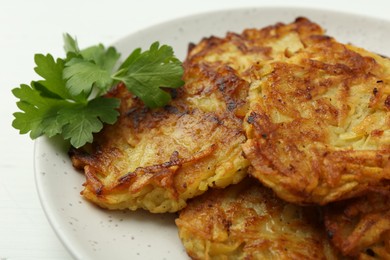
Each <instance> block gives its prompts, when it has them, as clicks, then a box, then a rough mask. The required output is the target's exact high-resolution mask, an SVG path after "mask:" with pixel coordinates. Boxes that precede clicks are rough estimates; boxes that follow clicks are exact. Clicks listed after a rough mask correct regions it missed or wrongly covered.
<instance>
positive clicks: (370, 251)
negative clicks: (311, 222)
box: [325, 191, 390, 259]
mask: <svg viewBox="0 0 390 260" xmlns="http://www.w3.org/2000/svg"><path fill="white" fill-rule="evenodd" d="M325 225H326V228H327V230H328V235H329V236H330V237H331V239H332V242H333V244H334V245H335V246H336V247H337V248H339V249H340V251H341V252H342V253H343V254H344V255H346V256H350V257H353V258H355V259H356V258H358V259H390V191H389V192H388V193H387V194H384V193H375V192H371V193H369V194H367V195H365V196H363V197H360V198H354V199H350V200H347V201H341V202H336V203H334V204H331V205H328V206H327V207H326V210H325Z"/></svg>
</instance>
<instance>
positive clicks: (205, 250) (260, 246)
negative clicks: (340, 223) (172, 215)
mask: <svg viewBox="0 0 390 260" xmlns="http://www.w3.org/2000/svg"><path fill="white" fill-rule="evenodd" d="M176 224H177V226H178V228H179V236H180V239H181V240H182V242H183V244H184V247H185V248H186V251H187V253H188V255H189V256H190V257H191V258H192V259H278V260H279V259H316V260H317V259H337V257H338V252H337V250H335V249H334V248H333V247H332V246H331V244H330V241H329V240H328V239H327V236H326V232H325V229H324V227H323V225H321V223H320V218H319V212H318V210H317V209H316V208H314V207H301V206H297V205H293V204H291V203H288V202H285V201H283V200H281V199H279V198H278V197H277V196H276V195H275V194H274V193H273V192H272V190H270V189H268V188H265V187H264V186H262V185H260V184H259V182H258V181H257V180H256V179H253V178H248V179H246V180H244V181H242V182H240V183H239V184H236V185H231V186H229V187H227V188H225V189H213V190H209V191H208V192H207V193H205V194H203V195H202V196H200V197H197V198H196V199H193V200H191V201H190V202H189V203H188V205H187V207H186V208H185V209H183V210H182V211H181V212H180V216H179V218H177V219H176Z"/></svg>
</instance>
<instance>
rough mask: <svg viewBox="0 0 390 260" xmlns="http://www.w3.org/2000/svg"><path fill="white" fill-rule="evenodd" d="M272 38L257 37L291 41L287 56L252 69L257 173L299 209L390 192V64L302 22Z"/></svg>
mask: <svg viewBox="0 0 390 260" xmlns="http://www.w3.org/2000/svg"><path fill="white" fill-rule="evenodd" d="M286 28H293V29H294V30H293V32H291V30H287V29H286ZM265 32H266V33H264V32H263V31H262V30H260V31H259V32H253V34H255V33H258V34H264V37H268V38H272V39H274V38H288V43H287V45H286V46H284V47H283V48H284V50H285V51H284V55H283V56H279V57H278V58H275V59H273V60H272V61H269V62H267V63H264V62H263V63H260V64H259V65H257V66H253V67H252V70H251V78H252V82H251V86H250V91H249V98H248V100H249V103H250V104H249V106H250V108H249V112H248V114H247V118H246V121H245V129H246V133H247V138H248V141H247V142H246V143H245V144H244V145H243V150H244V153H245V155H246V157H247V159H248V160H249V161H250V162H251V165H252V167H251V169H250V173H251V175H253V176H255V177H256V178H258V179H259V180H260V181H261V182H262V183H263V184H264V185H266V186H267V187H270V188H272V189H273V190H274V191H275V192H276V193H277V194H278V196H279V197H280V198H282V199H284V200H286V201H289V202H294V203H299V204H320V205H324V204H327V203H329V202H332V201H337V200H342V199H347V198H351V197H355V196H359V195H361V194H363V193H365V192H366V191H368V190H370V189H376V190H388V189H389V187H390V162H389V156H390V60H389V59H387V58H383V57H381V56H379V55H376V54H373V53H370V52H368V51H366V50H363V49H360V48H357V47H354V46H352V45H348V44H342V43H339V42H337V41H336V40H335V39H334V38H332V37H329V36H326V35H324V34H323V30H321V29H320V28H319V26H318V25H315V24H313V23H312V22H310V21H308V20H306V19H302V18H301V19H297V20H296V21H295V22H294V23H292V24H288V25H283V24H279V25H277V26H274V27H271V29H269V28H268V29H266V31H265ZM286 33H287V34H293V35H295V36H294V37H291V36H290V37H288V36H287V35H286ZM290 45H292V46H300V47H299V48H297V47H294V48H289V47H288V46H290ZM276 47H277V48H279V47H280V46H279V45H277V46H276Z"/></svg>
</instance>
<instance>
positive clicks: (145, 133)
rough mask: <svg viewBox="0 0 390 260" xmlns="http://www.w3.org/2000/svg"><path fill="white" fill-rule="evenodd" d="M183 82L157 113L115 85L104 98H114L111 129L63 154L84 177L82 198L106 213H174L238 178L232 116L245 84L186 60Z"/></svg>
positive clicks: (240, 137)
mask: <svg viewBox="0 0 390 260" xmlns="http://www.w3.org/2000/svg"><path fill="white" fill-rule="evenodd" d="M184 78H185V80H186V82H187V83H186V85H185V86H184V87H182V88H180V89H178V90H177V91H176V92H175V93H173V95H174V99H173V101H172V102H171V103H170V104H169V105H168V106H166V107H164V108H160V109H154V110H150V109H148V108H146V107H145V106H144V105H143V103H142V102H141V101H140V100H139V99H137V98H135V97H134V96H132V95H131V94H130V93H129V92H128V91H127V90H126V88H125V86H124V85H122V84H120V85H119V86H117V87H116V88H115V89H113V90H112V91H111V92H110V93H109V94H108V96H109V97H115V98H119V99H121V106H120V117H119V119H118V121H117V123H115V124H114V125H106V126H105V127H104V129H103V130H102V131H101V132H100V133H98V134H97V135H96V136H95V137H94V142H93V143H92V145H88V146H85V147H82V148H81V149H78V150H76V149H72V150H71V151H70V154H71V159H72V162H73V165H74V166H75V167H76V168H78V169H81V170H84V172H85V176H86V182H85V184H84V185H85V188H84V190H83V191H82V194H83V196H84V197H85V198H87V199H89V200H90V201H92V202H94V203H96V204H97V205H99V206H101V207H104V208H108V209H126V208H128V209H131V210H135V209H137V208H143V209H146V210H149V211H151V212H154V213H162V212H175V211H178V210H179V209H181V208H183V207H184V206H185V205H186V200H187V199H189V198H192V197H194V196H197V195H200V194H202V193H203V192H205V191H206V190H207V189H208V187H214V186H215V187H220V188H223V187H226V186H227V185H229V184H232V183H237V182H239V181H240V180H241V179H242V178H243V177H244V176H245V175H246V171H245V169H246V168H247V167H248V165H249V163H248V161H247V160H246V159H245V158H244V157H243V154H242V148H241V144H242V143H243V142H245V140H246V138H245V135H244V131H243V129H242V120H243V117H244V115H245V114H243V113H242V112H241V114H242V115H241V116H239V114H240V113H239V112H238V111H240V110H242V108H241V107H242V106H243V105H245V100H243V98H246V96H247V91H248V89H249V84H248V82H246V81H245V80H243V79H240V78H239V77H238V76H237V75H236V74H235V72H234V71H233V70H230V69H227V68H223V67H222V68H221V67H220V66H219V65H218V66H215V65H213V64H208V65H207V66H206V65H204V66H197V65H193V64H192V63H190V62H188V63H187V64H186V68H185V75H184ZM221 84H223V88H222V87H221ZM227 107H229V109H227Z"/></svg>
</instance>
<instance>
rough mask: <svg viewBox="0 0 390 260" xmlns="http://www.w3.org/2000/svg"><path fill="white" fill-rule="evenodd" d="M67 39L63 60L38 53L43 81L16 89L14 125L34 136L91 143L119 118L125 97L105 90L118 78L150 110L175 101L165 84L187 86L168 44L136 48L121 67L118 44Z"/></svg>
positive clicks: (65, 36)
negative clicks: (112, 95) (88, 44)
mask: <svg viewBox="0 0 390 260" xmlns="http://www.w3.org/2000/svg"><path fill="white" fill-rule="evenodd" d="M64 42H65V43H64V49H65V52H66V57H65V58H64V59H61V58H57V59H54V58H53V56H52V55H50V54H47V55H43V54H36V55H35V57H34V61H35V64H36V67H35V68H34V70H35V72H36V73H37V74H38V75H39V76H41V77H42V79H41V80H38V81H32V82H31V84H30V85H26V84H21V85H20V87H19V88H15V89H13V90H12V93H13V94H14V96H15V97H16V98H18V99H19V101H18V102H17V106H18V108H19V109H20V110H21V111H19V112H16V113H14V117H15V119H14V121H13V122H12V126H13V127H14V128H16V129H18V130H19V131H20V133H21V134H27V133H29V132H30V137H31V138H32V139H35V138H37V137H39V136H41V135H47V136H48V137H52V136H55V135H61V136H62V137H63V138H64V139H65V140H67V139H69V140H70V143H71V145H73V146H74V147H76V148H78V147H81V146H83V145H85V144H86V143H87V142H92V141H93V134H94V133H97V132H99V131H100V130H101V129H102V128H103V124H105V123H106V124H113V123H115V122H116V120H117V117H118V115H119V112H118V111H117V108H118V107H119V105H120V100H119V99H114V98H107V97H105V96H104V94H105V93H106V92H107V91H109V90H110V88H111V87H112V86H113V85H114V84H115V83H117V82H118V81H122V82H124V83H125V85H126V86H127V88H128V89H129V91H131V92H132V93H133V94H134V95H136V96H138V97H139V98H141V99H142V100H143V101H144V102H145V104H146V105H147V106H149V107H151V108H155V107H160V106H164V105H166V104H167V103H168V102H169V100H170V99H171V97H170V95H169V93H168V92H166V91H164V90H163V89H161V88H162V87H169V88H178V87H180V86H182V85H183V81H182V80H181V77H182V74H183V68H182V66H181V62H180V61H179V60H178V59H177V58H176V57H175V56H174V54H173V50H172V48H171V47H169V46H167V45H162V46H161V47H160V45H159V43H158V42H155V43H153V44H152V45H151V46H150V49H149V50H147V51H145V52H142V51H141V49H136V50H134V51H133V52H132V54H131V55H130V56H129V57H128V58H127V59H125V61H124V62H123V63H122V64H121V65H120V66H118V64H117V63H118V60H119V57H120V54H119V53H118V52H117V51H116V49H115V48H113V47H109V48H105V47H104V46H103V45H102V44H99V45H95V46H91V47H89V48H86V49H82V50H80V48H79V46H78V43H77V41H76V39H74V38H72V37H71V36H70V35H69V34H65V35H64ZM118 67H119V69H118V70H117V71H115V69H116V68H118Z"/></svg>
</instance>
